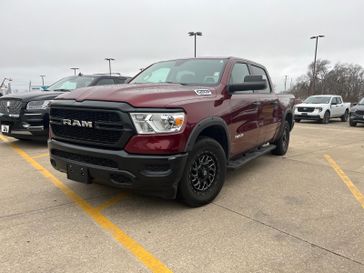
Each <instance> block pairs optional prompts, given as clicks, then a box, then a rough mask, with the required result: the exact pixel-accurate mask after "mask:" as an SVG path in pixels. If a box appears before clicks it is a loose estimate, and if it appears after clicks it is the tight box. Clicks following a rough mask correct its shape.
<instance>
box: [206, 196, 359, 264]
mask: <svg viewBox="0 0 364 273" xmlns="http://www.w3.org/2000/svg"><path fill="white" fill-rule="evenodd" d="M211 204H213V205H215V206H217V207H220V208H222V209H225V210H227V211H229V212H231V213H234V214H237V215H239V216H241V217H244V218H246V219H249V220H251V221H253V222H255V223H258V224H261V225H263V226H265V227H267V228H270V229H273V230H275V231H278V232H280V233H282V234H285V235H287V236H289V237H291V238H294V239H296V240H299V241H301V242H303V243H306V244H308V245H310V246H311V247H317V248H319V249H321V250H323V251H325V252H329V253H331V254H333V255H335V256H338V257H341V258H343V259H346V260H349V261H351V262H354V263H356V264H359V265H361V266H364V263H362V262H360V261H357V260H354V259H352V258H350V257H347V256H345V255H343V254H340V253H337V252H335V251H333V250H330V249H328V248H326V247H324V246H320V245H318V244H315V243H313V242H310V241H308V240H306V239H303V238H301V237H299V236H297V235H294V234H291V233H289V232H287V231H284V230H282V229H279V228H276V227H274V226H272V225H270V224H267V223H264V222H262V221H260V220H258V219H255V218H252V217H251V216H248V215H245V214H242V213H240V212H237V211H235V210H233V209H230V208H228V207H225V206H223V205H219V204H217V203H215V202H213V203H211Z"/></svg>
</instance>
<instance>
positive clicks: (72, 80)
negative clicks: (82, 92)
mask: <svg viewBox="0 0 364 273" xmlns="http://www.w3.org/2000/svg"><path fill="white" fill-rule="evenodd" d="M94 79H95V77H91V76H71V77H66V78H63V79H61V80H59V81H58V82H55V83H54V84H52V85H51V86H49V87H48V88H47V89H46V91H71V90H73V89H76V88H81V87H86V86H89V85H90V84H91V82H92V81H93V80H94Z"/></svg>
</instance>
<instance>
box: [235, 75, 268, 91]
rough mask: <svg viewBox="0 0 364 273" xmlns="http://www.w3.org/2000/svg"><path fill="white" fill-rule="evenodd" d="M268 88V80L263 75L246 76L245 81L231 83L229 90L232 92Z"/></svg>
mask: <svg viewBox="0 0 364 273" xmlns="http://www.w3.org/2000/svg"><path fill="white" fill-rule="evenodd" d="M266 88H267V80H264V79H263V76H261V75H248V76H245V78H244V82H243V83H236V84H230V85H229V86H228V90H229V92H231V93H234V92H236V91H250V90H264V89H266Z"/></svg>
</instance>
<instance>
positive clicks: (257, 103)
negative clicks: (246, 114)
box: [253, 101, 262, 106]
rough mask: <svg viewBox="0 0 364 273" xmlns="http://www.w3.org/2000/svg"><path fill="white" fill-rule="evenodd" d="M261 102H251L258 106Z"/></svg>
mask: <svg viewBox="0 0 364 273" xmlns="http://www.w3.org/2000/svg"><path fill="white" fill-rule="evenodd" d="M261 104H262V103H261V102H260V101H255V102H253V105H255V106H260V105H261Z"/></svg>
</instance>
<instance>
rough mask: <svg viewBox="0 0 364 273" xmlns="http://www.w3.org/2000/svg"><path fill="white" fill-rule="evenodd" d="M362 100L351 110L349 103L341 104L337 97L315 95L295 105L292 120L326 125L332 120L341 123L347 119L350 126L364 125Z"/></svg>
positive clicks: (363, 101)
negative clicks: (319, 122)
mask: <svg viewBox="0 0 364 273" xmlns="http://www.w3.org/2000/svg"><path fill="white" fill-rule="evenodd" d="M363 104H364V99H362V100H361V101H360V102H359V104H358V105H357V106H354V107H352V108H351V105H350V103H345V102H343V99H342V97H341V96H337V95H315V96H310V97H308V98H307V99H306V100H305V101H304V102H302V103H299V104H297V105H295V110H294V120H295V121H296V122H300V121H301V120H317V121H321V123H324V124H327V123H329V121H330V119H332V118H340V119H341V121H342V122H347V121H348V119H349V123H350V126H356V124H357V123H364V105H363Z"/></svg>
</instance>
